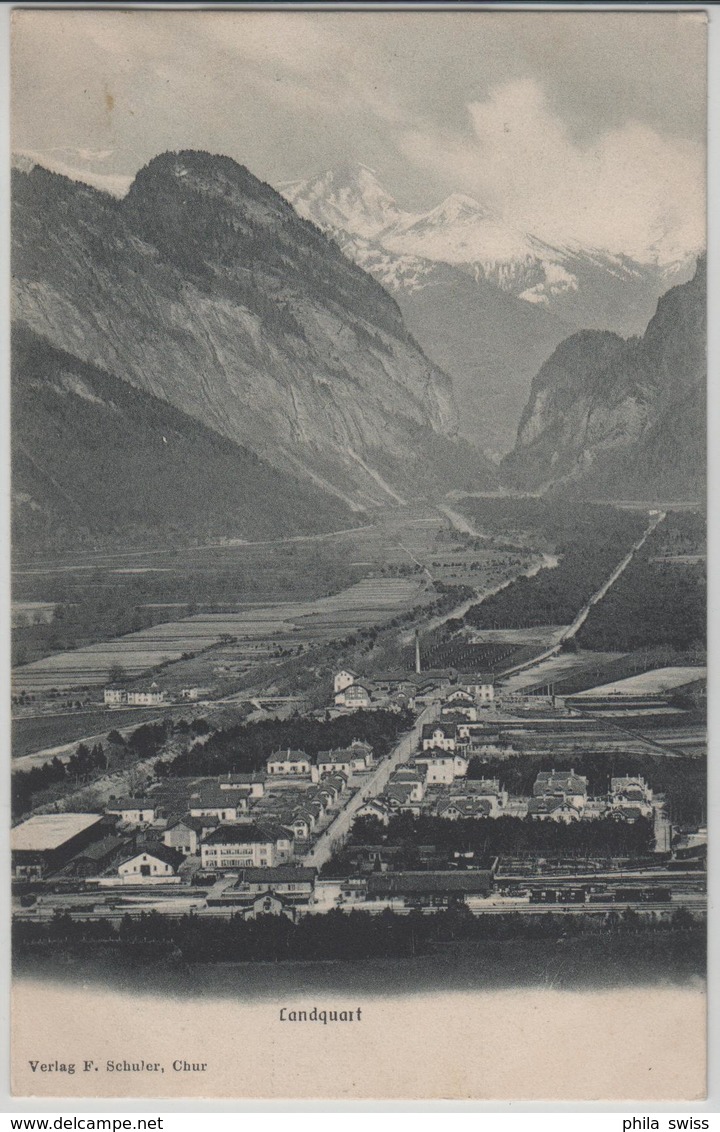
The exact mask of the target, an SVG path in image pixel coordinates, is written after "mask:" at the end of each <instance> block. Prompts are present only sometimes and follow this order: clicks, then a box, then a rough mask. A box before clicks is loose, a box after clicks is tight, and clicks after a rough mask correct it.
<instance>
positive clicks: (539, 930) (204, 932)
mask: <svg viewBox="0 0 720 1132" xmlns="http://www.w3.org/2000/svg"><path fill="white" fill-rule="evenodd" d="M695 926H696V925H695V921H694V918H693V916H692V914H691V913H689V912H687V911H686V910H684V909H678V910H676V911H675V912H674V913H673V914H672V916H671V917H670V918H668V919H659V918H658V917H655V916H644V915H640V914H639V913H637V912H635V911H634V910H633V909H631V908H628V909H626V910H625V911H624V912H615V911H613V912H609V913H607V915H591V914H583V913H580V914H577V913H573V914H569V913H565V914H563V913H552V912H548V913H544V914H543V915H536V916H527V915H520V914H519V913H509V914H507V915H485V916H482V915H481V916H474V915H473V914H472V913H471V912H470V911H469V910H468V909H467V907H466V906H465V905H463V904H458V905H455V906H451V907H450V908H448V909H446V910H442V911H438V912H435V913H433V914H430V915H425V914H423V913H421V912H419V911H412V912H410V913H409V914H407V915H398V914H397V913H395V912H392V911H390V910H386V911H384V912H382V913H381V914H379V915H371V914H370V913H368V912H360V911H353V912H350V913H346V912H342V911H339V910H334V911H331V912H328V913H327V914H326V915H322V916H303V917H301V918H300V919H299V920H298V921H297V922H292V921H291V920H290V919H288V918H287V917H285V916H259V917H258V918H257V919H255V920H245V919H243V917H242V916H241V915H237V916H232V917H230V918H229V919H225V918H223V917H202V918H200V917H198V916H193V915H188V916H182V917H181V918H180V919H177V920H175V919H171V918H170V917H168V916H163V915H161V914H160V913H158V912H150V913H142V914H141V915H140V916H133V917H131V916H124V917H123V919H122V921H121V922H120V924H119V925H118V926H115V925H114V924H112V923H111V922H109V921H108V920H102V919H101V920H74V919H72V918H71V917H70V916H69V915H67V914H66V913H65V914H60V913H58V914H56V916H55V917H54V919H53V920H51V921H45V922H35V921H25V920H20V921H18V922H16V923H15V925H14V927H13V951H14V953H15V954H16V955H17V956H26V955H27V954H28V953H30V954H32V952H33V951H35V952H37V951H43V950H49V949H51V950H52V952H53V953H57V952H70V953H79V954H83V953H87V952H88V949H90V950H91V951H92V952H95V951H96V950H97V948H98V946H100V945H103V944H104V945H111V946H112V947H113V948H114V949H116V950H118V951H119V952H121V953H125V954H128V955H131V956H133V955H134V956H137V957H138V958H146V957H148V956H150V957H152V958H153V959H159V958H161V957H163V956H164V957H166V958H168V959H173V960H175V961H178V960H184V961H185V962H188V963H218V962H223V963H226V962H233V961H234V962H248V961H250V962H268V961H274V962H278V961H282V960H305V961H309V962H312V961H317V960H328V959H335V960H358V959H378V958H394V957H411V956H414V955H419V954H428V953H432V952H433V950H434V949H435V948H436V947H437V946H438V945H442V944H447V943H451V942H454V941H475V942H485V941H488V942H498V943H510V942H514V941H517V940H550V941H553V942H554V941H556V940H557V939H558V938H562V937H577V936H582V935H586V934H587V935H595V936H598V935H599V936H602V937H605V936H606V935H607V933H608V932H611V933H632V934H636V933H644V934H654V933H657V932H662V933H667V932H678V931H679V932H682V933H683V934H684V935H686V933H688V932H690V931H691V929H693V928H694V927H695ZM697 936H698V939H697V941H696V951H697V959H698V965H699V966H702V962H703V960H704V946H703V945H704V940H703V938H702V933H700V932H698V933H697ZM686 946H687V940H686ZM502 954H503V952H502V951H500V952H498V953H497V957H498V958H501V957H502Z"/></svg>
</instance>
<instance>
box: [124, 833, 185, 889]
mask: <svg viewBox="0 0 720 1132" xmlns="http://www.w3.org/2000/svg"><path fill="white" fill-rule="evenodd" d="M182 862H183V855H182V853H176V851H175V850H174V849H169V848H168V846H167V845H162V844H161V843H159V842H157V843H156V842H153V844H152V845H149V844H148V845H145V846H144V847H143V848H142V849H140V850H138V851H137V852H136V853H134V854H133V855H132V857H128V858H127V859H126V860H124V861H122V862H121V864H119V865H118V876H119V877H120V878H121V879H122V880H124V881H130V882H132V883H133V884H136V883H141V884H142V883H147V882H148V881H153V880H158V879H159V878H164V877H174V876H177V872H178V869H179V868H180V865H181V864H182Z"/></svg>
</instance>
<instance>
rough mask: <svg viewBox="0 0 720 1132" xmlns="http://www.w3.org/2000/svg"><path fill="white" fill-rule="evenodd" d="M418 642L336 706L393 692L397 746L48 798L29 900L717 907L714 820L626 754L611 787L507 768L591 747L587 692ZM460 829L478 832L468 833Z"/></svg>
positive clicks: (361, 707) (21, 858) (311, 908)
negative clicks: (516, 681) (442, 661)
mask: <svg viewBox="0 0 720 1132" xmlns="http://www.w3.org/2000/svg"><path fill="white" fill-rule="evenodd" d="M415 654H416V655H415V671H403V672H396V673H380V674H376V675H375V676H374V677H373V680H371V681H370V680H364V679H361V678H360V677H359V676H358V675H357V674H356V673H355V672H353V671H351V670H350V669H347V668H341V669H339V670H338V671H336V672H335V673H334V677H333V681H332V688H331V690H330V692H329V703H328V708H327V714H328V716H329V715H330V714H331V713H332V714H333V715H335V716H336V717H337V716H343V717H350V718H357V719H360V718H361V716H362V715H363V714H364V715H367V714H369V713H372V712H373V711H378V710H381V709H382V710H385V711H390V712H395V713H398V714H399V713H403V715H402V718H403V719H405V718H407V719H408V720H409V721H411V726H410V728H409V729H408V730H407V731H405V732H403V733H402V734H401V736H400V738H399V740H398V741H397V742H396V743H395V745H394V746H393V747H392V749H391V750H390V751H389V752H388V753H385V754H384V755H380V756H379V755H378V752H377V751H375V750H374V749H373V746H372V744H370V743H368V742H367V741H365V740H363V739H362V738H354V739H353V740H352V741H351V742H349V744H348V745H347V746H345V747H341V748H333V749H328V750H320V751H316V752H312V753H309V752H307V751H305V750H304V749H302V748H301V747H299V746H298V747H297V748H293V747H292V746H288V747H287V748H285V749H278V750H274V751H273V752H272V753H271V754H270V755H269V757H268V758H267V759H266V761H265V765H264V767H262V768H261V769H257V770H255V771H251V772H244V773H240V772H235V773H227V774H222V775H218V776H200V775H195V776H173V777H166V776H162V775H156V776H154V777H153V776H148V777H147V778H146V779H145V780H144V781H142V782H141V783H138V786H137V788H136V789H135V790H134V791H133V792H132V794H131V795H130V796H127V797H114V796H111V797H110V798H109V799H108V800H107V802H106V803H105V805H104V806H103V808H102V812H87V813H85V812H50V813H37V814H33V815H32V816H31V817H29V818H27V819H26V820H25V821H23V822H21V823H20V824H19V825H17V826H16V827H15V828H14V829H13V831H12V864H13V882H14V903H15V914H16V915H17V916H18V917H19V918H21V919H26V920H40V921H42V920H46V919H48V918H51V917H52V916H54V915H55V914H57V913H58V912H65V913H69V914H71V915H72V916H76V917H81V918H99V917H102V918H108V919H118V918H120V917H122V916H124V915H126V914H137V913H140V912H143V911H156V912H160V913H165V914H168V915H175V916H177V915H181V914H185V913H188V912H192V913H194V914H197V915H201V916H218V915H219V916H223V915H224V916H228V915H241V916H243V917H245V918H248V919H253V918H255V917H257V916H259V915H267V914H274V915H282V916H286V917H288V918H289V919H291V920H293V921H297V919H298V918H299V917H301V916H304V915H311V914H318V913H324V912H328V911H331V910H333V909H338V908H342V909H345V910H348V909H351V908H361V909H362V910H365V911H375V912H380V911H382V910H383V909H387V908H391V909H394V910H396V911H400V912H402V911H409V910H411V909H413V908H422V909H425V910H430V909H433V908H438V907H452V906H457V905H458V904H461V905H463V906H465V907H466V908H469V909H470V910H471V911H472V912H474V913H476V914H479V913H481V912H493V911H495V912H507V911H520V912H523V913H526V914H529V913H535V914H537V913H540V912H542V911H543V910H547V909H548V908H554V909H557V908H558V907H561V908H563V909H564V910H566V911H573V910H578V909H580V908H582V909H583V910H588V909H589V910H591V911H597V912H607V910H608V909H609V908H610V909H611V908H613V906H614V905H616V904H617V903H618V902H620V903H624V904H625V905H626V906H627V905H628V904H629V905H633V906H637V907H638V908H640V909H641V910H644V911H646V912H652V913H653V914H655V915H660V916H669V915H670V914H671V913H673V912H677V910H678V908H688V909H690V910H692V911H693V912H698V911H699V912H702V910H703V907H704V904H703V902H704V894H703V888H704V852H705V839H704V836H703V832H702V831H696V832H694V833H693V834H691V835H688V834H687V831H685V832H684V833H683V831H680V830H677V829H674V828H673V826H672V823H671V821H670V819H669V817H668V812H667V804H666V799H665V797H664V796H663V795H662V794H661V793H660V794H658V793H656V792H654V790H653V788H652V785H651V784H650V783H649V782H648V781H646V779H645V778H644V777H643V776H642V775H639V774H634V773H631V772H628V771H627V769H626V768H624V767H623V766H622V759H621V758H618V759H616V762H617V772H616V773H613V774H612V776H611V778H610V780H609V782H608V789H607V790H604V791H603V792H602V793H597V792H595V793H593V792H592V791H591V790H590V788H589V781H588V775H587V774H584V773H581V772H580V771H579V770H576V768H575V766H573V765H571V766H569V767H568V766H567V765H566V764H567V757H563V758H562V759H559V760H558V761H559V762H562V764H563V765H562V769H555V768H554V767H551V768H550V769H541V770H539V771H537V773H534V774H533V776H532V779H531V780H528V789H527V790H526V792H525V793H519V792H518V791H517V790H513V789H511V788H509V786H508V782H507V781H504V776H503V769H502V768H503V767H505V768H507V774H506V775H505V777H506V778H508V779H510V778H511V777H512V775H511V772H510V768H511V767H512V765H513V761H514V760H517V759H518V758H522V756H523V755H524V754H525V755H527V754H528V752H531V753H533V754H535V755H536V754H537V753H538V752H541V753H549V752H557V753H558V754H564V755H565V756H566V755H567V754H568V752H570V751H577V750H578V740H579V742H580V749H581V750H582V749H583V748H587V747H588V746H589V747H590V749H591V748H592V744H593V743H597V742H598V734H597V724H596V723H595V722H594V721H593V720H592V719H587V718H583V717H582V716H581V714H580V713H579V712H578V711H576V710H574V708H573V705H572V703H571V702H570V703H565V702H558V701H557V699H555V698H553V697H547V696H536V697H525V698H523V697H522V696H518V695H517V694H516V693H512V692H508V693H504V691H503V688H502V686H501V685H500V686H499V685H498V684H497V683H496V680H495V677H494V676H493V674H491V673H482V672H479V673H459V672H456V671H455V670H452V669H449V670H431V669H429V670H426V671H423V670H422V665H421V660H420V650H419V644H418V642H417V638H416V648H415ZM116 691H117V690H116V689H114V688H109V689H107V691H106V699H107V696H108V693H109V695H110V697H111V698H110V702H111V703H112V702H113V699H114V696H115V693H116ZM140 694H142V693H140ZM146 694H147V695H148V696H153V695H154V696H157V695H162V693H161V692H160V690H159V689H157V687H154V688H153V687H150V688H149V689H148V690H147V693H146ZM614 703H615V706H616V707H617V700H615V701H614ZM632 703H633V704H634V703H635V700H632ZM358 713H359V714H358ZM568 738H569V740H570V741H569V742H568ZM583 740H584V742H583ZM628 749H629V751H632V749H633V745H632V742H630V741H629V742H628ZM489 763H490V764H491V765H492V767H493V768H495V771H496V772H495V773H492V774H487V776H486V775H485V773H484V771H483V767H484V766H486V765H489ZM498 768H500V769H499V770H498ZM538 824H540V825H542V826H543V827H544V831H543V832H542V834H540V833H539V832H537V826H538ZM529 827H532V828H533V829H534V830H535V831H536V832H535V834H534V837H535V842H536V843H537V844H541V845H542V847H543V849H542V851H538V850H537V848H535V849H533V848H532V844H534V843H533V842H532V840H531V842H529V843H528V842H527V836H526V834H525V831H526V830H527V829H528V828H529ZM424 830H427V831H428V833H429V837H428V838H426V839H423V838H421V837H420V833H421V831H424ZM459 830H463V831H467V830H473V831H474V832H473V833H472V834H468V833H467V832H465V833H464V835H463V837H464V839H461V840H462V843H460V842H458V841H457V838H454V837H453V831H459ZM493 830H494V831H502V836H501V837H500V838H499V840H498V837H497V836H494V834H493ZM505 831H508V832H505ZM513 831H514V832H513ZM586 833H587V837H586V836H585V834H586ZM518 838H519V839H518ZM538 838H539V841H538ZM513 839H515V840H513ZM528 845H529V846H530V848H528ZM582 847H584V848H582Z"/></svg>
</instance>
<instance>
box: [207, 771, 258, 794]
mask: <svg viewBox="0 0 720 1132" xmlns="http://www.w3.org/2000/svg"><path fill="white" fill-rule="evenodd" d="M266 779H267V775H266V774H265V771H264V770H255V771H252V772H251V773H250V774H224V775H221V776H220V778H218V786H219V787H220V789H221V790H244V791H246V792H247V793H248V794H249V795H250V797H251V798H262V796H263V794H264V793H265V782H266Z"/></svg>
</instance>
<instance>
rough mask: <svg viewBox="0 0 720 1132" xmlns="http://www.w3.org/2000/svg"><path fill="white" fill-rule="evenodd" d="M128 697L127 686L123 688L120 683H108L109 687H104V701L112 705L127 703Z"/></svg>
mask: <svg viewBox="0 0 720 1132" xmlns="http://www.w3.org/2000/svg"><path fill="white" fill-rule="evenodd" d="M127 698H128V694H127V688H121V687H120V685H119V684H108V686H107V688H103V702H104V703H106V704H109V705H110V706H111V707H117V706H118V705H119V704H126V703H127Z"/></svg>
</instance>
